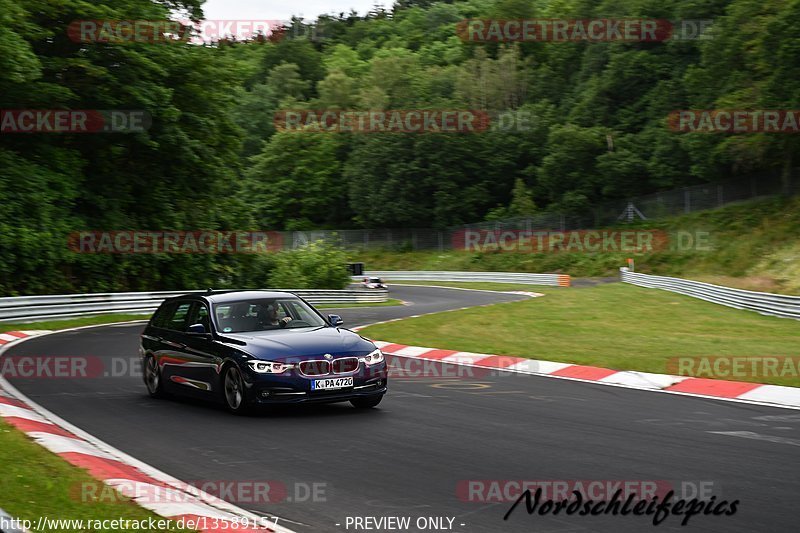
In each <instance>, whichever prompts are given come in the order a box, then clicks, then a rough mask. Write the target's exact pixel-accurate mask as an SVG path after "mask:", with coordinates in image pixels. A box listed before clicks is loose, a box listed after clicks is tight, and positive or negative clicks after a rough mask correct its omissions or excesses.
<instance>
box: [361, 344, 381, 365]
mask: <svg viewBox="0 0 800 533" xmlns="http://www.w3.org/2000/svg"><path fill="white" fill-rule="evenodd" d="M361 360H362V361H364V364H365V365H367V366H371V365H377V364H378V363H383V352H382V351H381V350H380V348H378V349H376V350H375V351H374V352H371V353H370V354H368V355H365V356H364V357H362V358H361Z"/></svg>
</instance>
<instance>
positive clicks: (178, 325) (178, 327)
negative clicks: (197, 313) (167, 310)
mask: <svg viewBox="0 0 800 533" xmlns="http://www.w3.org/2000/svg"><path fill="white" fill-rule="evenodd" d="M191 307H192V302H182V303H179V304H178V305H177V307H175V312H174V313H172V316H170V318H169V320H167V323H166V325H165V326H164V327H165V328H167V329H172V330H175V331H186V328H187V326H188V324H187V323H186V319H187V318H188V316H189V309H190V308H191Z"/></svg>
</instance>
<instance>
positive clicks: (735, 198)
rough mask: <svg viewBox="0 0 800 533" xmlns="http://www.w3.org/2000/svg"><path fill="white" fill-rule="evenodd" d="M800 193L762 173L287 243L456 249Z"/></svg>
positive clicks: (308, 235)
mask: <svg viewBox="0 0 800 533" xmlns="http://www.w3.org/2000/svg"><path fill="white" fill-rule="evenodd" d="M787 192H788V193H789V194H800V180H795V182H794V183H793V184H791V185H790V186H789V187H788V188H787V186H786V184H785V183H784V182H783V181H782V180H781V178H780V175H779V174H762V175H758V176H752V177H750V178H748V179H739V180H737V181H733V182H715V183H706V184H702V185H694V186H691V187H683V188H680V189H674V190H670V191H664V192H658V193H653V194H648V195H644V196H638V197H633V198H629V199H624V200H618V201H610V202H605V203H602V204H599V205H596V206H594V207H593V208H592V209H590V210H587V211H586V212H583V213H578V214H575V213H571V214H567V213H558V212H542V213H537V214H536V215H534V216H530V217H524V218H508V219H504V220H497V221H484V222H476V223H473V224H465V225H462V226H456V227H451V228H447V229H442V230H437V229H430V228H399V229H397V228H395V229H348V230H318V231H293V232H284V233H283V243H284V247H286V248H296V247H299V246H302V245H303V244H306V243H308V242H312V241H316V240H326V241H329V242H332V243H335V244H337V245H339V246H342V247H344V248H347V249H363V250H370V249H386V250H397V251H413V250H440V251H444V250H450V249H453V248H459V247H461V246H462V245H463V242H464V239H463V234H464V232H465V231H466V230H480V231H497V232H502V231H508V230H514V231H527V232H541V231H570V230H579V229H588V228H600V227H605V226H610V225H615V224H620V223H625V222H631V221H635V220H655V219H659V218H665V217H671V216H678V215H682V214H686V213H692V212H695V211H702V210H706V209H714V208H717V207H722V206H724V205H727V204H731V203H734V202H739V201H743V200H750V199H754V198H759V197H768V196H776V195H779V194H783V193H787Z"/></svg>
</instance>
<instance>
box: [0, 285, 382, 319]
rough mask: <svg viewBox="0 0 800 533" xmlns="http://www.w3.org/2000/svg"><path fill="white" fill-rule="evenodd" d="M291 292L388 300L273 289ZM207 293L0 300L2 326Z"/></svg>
mask: <svg viewBox="0 0 800 533" xmlns="http://www.w3.org/2000/svg"><path fill="white" fill-rule="evenodd" d="M274 290H281V291H288V292H292V293H294V294H296V295H298V296H300V297H302V298H305V299H306V300H307V301H308V302H310V303H311V304H313V305H322V304H340V303H341V304H350V303H380V302H386V301H387V300H388V294H389V293H388V291H385V290H341V291H340V290H319V289H274ZM203 292H205V291H169V292H111V293H98V294H63V295H50V296H19V297H5V298H0V322H12V321H19V322H34V321H37V320H45V319H51V318H72V317H83V316H95V315H104V314H111V313H125V314H149V313H152V312H153V311H155V310H156V308H157V307H158V306H159V305H160V304H161V302H162V301H163V300H164V299H165V298H170V297H172V296H180V295H181V294H196V293H203Z"/></svg>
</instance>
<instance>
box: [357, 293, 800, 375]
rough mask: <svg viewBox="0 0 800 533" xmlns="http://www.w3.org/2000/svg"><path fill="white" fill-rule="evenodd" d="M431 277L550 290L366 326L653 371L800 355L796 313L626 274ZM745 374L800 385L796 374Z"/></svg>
mask: <svg viewBox="0 0 800 533" xmlns="http://www.w3.org/2000/svg"><path fill="white" fill-rule="evenodd" d="M390 283H391V280H390ZM409 283H410V282H409ZM414 283H417V284H425V283H424V282H414ZM430 284H432V285H449V286H457V287H470V286H472V287H474V288H480V289H496V290H526V291H532V292H539V293H543V294H544V295H545V296H543V297H539V298H533V299H530V300H525V301H521V302H513V303H506V304H497V305H494V306H490V307H481V308H474V309H466V310H461V311H451V312H446V313H438V314H434V315H427V316H422V317H419V318H410V319H405V320H401V321H398V322H391V323H387V324H379V325H375V326H370V327H368V328H365V329H364V330H362V331H361V333H362V334H363V335H365V336H367V337H369V338H372V339H380V340H383V341H390V342H396V343H400V344H409V345H415V346H429V347H433V348H444V349H451V350H459V351H468V352H478V353H490V354H498V355H512V356H518V357H528V358H532V359H542V360H549V361H562V362H567V363H578V364H586V365H596V366H602V367H607V368H613V369H619V370H640V371H645V372H656V373H671V372H670V371H669V369H668V368H667V363H668V361H669V359H670V358H672V357H680V356H719V355H723V356H761V355H769V356H775V355H784V356H786V355H790V356H800V343H798V338H800V324H798V322H797V321H795V320H789V319H781V318H776V317H768V316H762V315H759V314H757V313H753V312H750V311H740V310H737V309H731V308H728V307H724V306H721V305H716V304H712V303H709V302H705V301H702V300H698V299H695V298H691V297H688V296H682V295H679V294H674V293H670V292H667V291H661V290H657V289H645V288H641V287H636V286H633V285H628V284H622V283H611V284H606V285H599V286H597V287H593V288H556V287H542V286H536V285H506V284H483V283H481V284H469V283H446V282H435V283H430ZM726 379H734V378H726ZM740 379H741V380H743V381H754V382H764V383H772V384H776V385H791V386H800V378H797V377H794V376H789V377H753V378H750V377H747V378H740Z"/></svg>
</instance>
